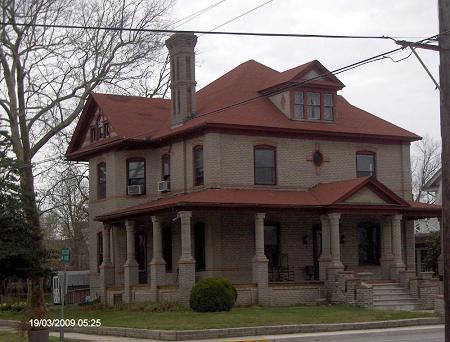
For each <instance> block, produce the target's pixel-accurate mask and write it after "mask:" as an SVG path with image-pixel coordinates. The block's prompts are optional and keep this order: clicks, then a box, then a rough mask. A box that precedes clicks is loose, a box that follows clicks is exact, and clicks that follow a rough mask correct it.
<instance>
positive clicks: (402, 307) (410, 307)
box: [373, 303, 419, 311]
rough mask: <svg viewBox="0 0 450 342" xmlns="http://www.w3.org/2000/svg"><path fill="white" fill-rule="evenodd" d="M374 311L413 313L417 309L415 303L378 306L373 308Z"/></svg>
mask: <svg viewBox="0 0 450 342" xmlns="http://www.w3.org/2000/svg"><path fill="white" fill-rule="evenodd" d="M373 308H374V309H375V310H398V311H414V310H417V309H418V308H419V306H418V304H416V303H408V304H407V303H404V304H380V305H375V304H374V306H373Z"/></svg>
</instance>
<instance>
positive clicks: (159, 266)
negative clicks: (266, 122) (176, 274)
mask: <svg viewBox="0 0 450 342" xmlns="http://www.w3.org/2000/svg"><path fill="white" fill-rule="evenodd" d="M152 224H153V258H152V261H151V262H150V287H151V297H152V300H153V301H155V302H157V301H158V286H159V285H164V283H165V277H166V262H165V261H164V258H163V256H162V234H161V222H160V219H159V217H157V216H152Z"/></svg>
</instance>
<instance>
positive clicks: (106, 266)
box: [100, 223, 114, 304]
mask: <svg viewBox="0 0 450 342" xmlns="http://www.w3.org/2000/svg"><path fill="white" fill-rule="evenodd" d="M110 234H111V226H110V225H109V224H106V223H104V224H103V230H102V247H103V261H102V264H101V265H100V284H101V290H100V299H101V302H102V303H103V304H108V299H107V295H108V291H107V288H108V287H109V286H111V285H113V284H114V266H113V265H112V263H111V253H110Z"/></svg>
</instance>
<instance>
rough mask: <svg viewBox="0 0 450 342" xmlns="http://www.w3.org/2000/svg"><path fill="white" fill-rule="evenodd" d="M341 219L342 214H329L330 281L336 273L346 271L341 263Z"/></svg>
mask: <svg viewBox="0 0 450 342" xmlns="http://www.w3.org/2000/svg"><path fill="white" fill-rule="evenodd" d="M340 219H341V214H340V213H330V214H328V221H329V223H330V237H331V262H330V264H329V266H328V272H327V273H328V280H331V281H333V280H334V279H335V277H336V273H338V272H339V271H343V270H344V265H343V264H342V261H341V236H340V234H339V221H340Z"/></svg>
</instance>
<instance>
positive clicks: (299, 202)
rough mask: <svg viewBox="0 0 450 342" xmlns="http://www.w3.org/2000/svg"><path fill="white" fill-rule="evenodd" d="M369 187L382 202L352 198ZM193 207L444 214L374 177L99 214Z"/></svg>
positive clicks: (231, 192)
mask: <svg viewBox="0 0 450 342" xmlns="http://www.w3.org/2000/svg"><path fill="white" fill-rule="evenodd" d="M363 189H368V190H369V191H370V193H371V194H373V195H374V196H376V197H377V198H378V199H379V201H378V202H376V203H370V202H364V201H359V202H358V201H348V200H349V199H351V198H353V197H352V196H353V195H355V194H358V192H359V191H361V190H363ZM193 208H244V209H252V210H264V209H304V210H318V211H327V210H328V211H329V210H336V211H340V212H343V213H346V212H355V211H356V212H359V213H364V214H367V213H373V214H392V213H399V214H403V215H405V216H408V217H412V218H423V217H438V216H441V207H440V206H439V205H433V204H424V203H416V202H412V201H405V200H404V199H402V198H401V197H399V196H398V195H396V194H395V193H394V192H393V191H391V190H390V189H389V188H387V187H386V186H385V185H383V184H382V183H380V182H379V181H377V180H376V179H374V178H371V177H361V178H356V179H349V180H345V181H338V182H331V183H319V184H317V185H316V186H314V187H312V188H310V189H309V190H307V191H280V190H273V189H204V190H201V191H196V192H191V193H189V194H182V195H176V196H172V197H166V198H160V199H157V200H154V201H150V202H146V203H142V204H139V205H135V206H131V207H126V208H122V209H119V210H115V211H112V212H109V213H105V214H102V215H99V216H97V217H96V218H95V220H97V221H103V222H108V221H117V220H121V219H126V218H131V217H135V216H142V215H149V214H154V213H158V212H162V211H167V210H168V209H171V210H183V209H185V210H189V209H193Z"/></svg>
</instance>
